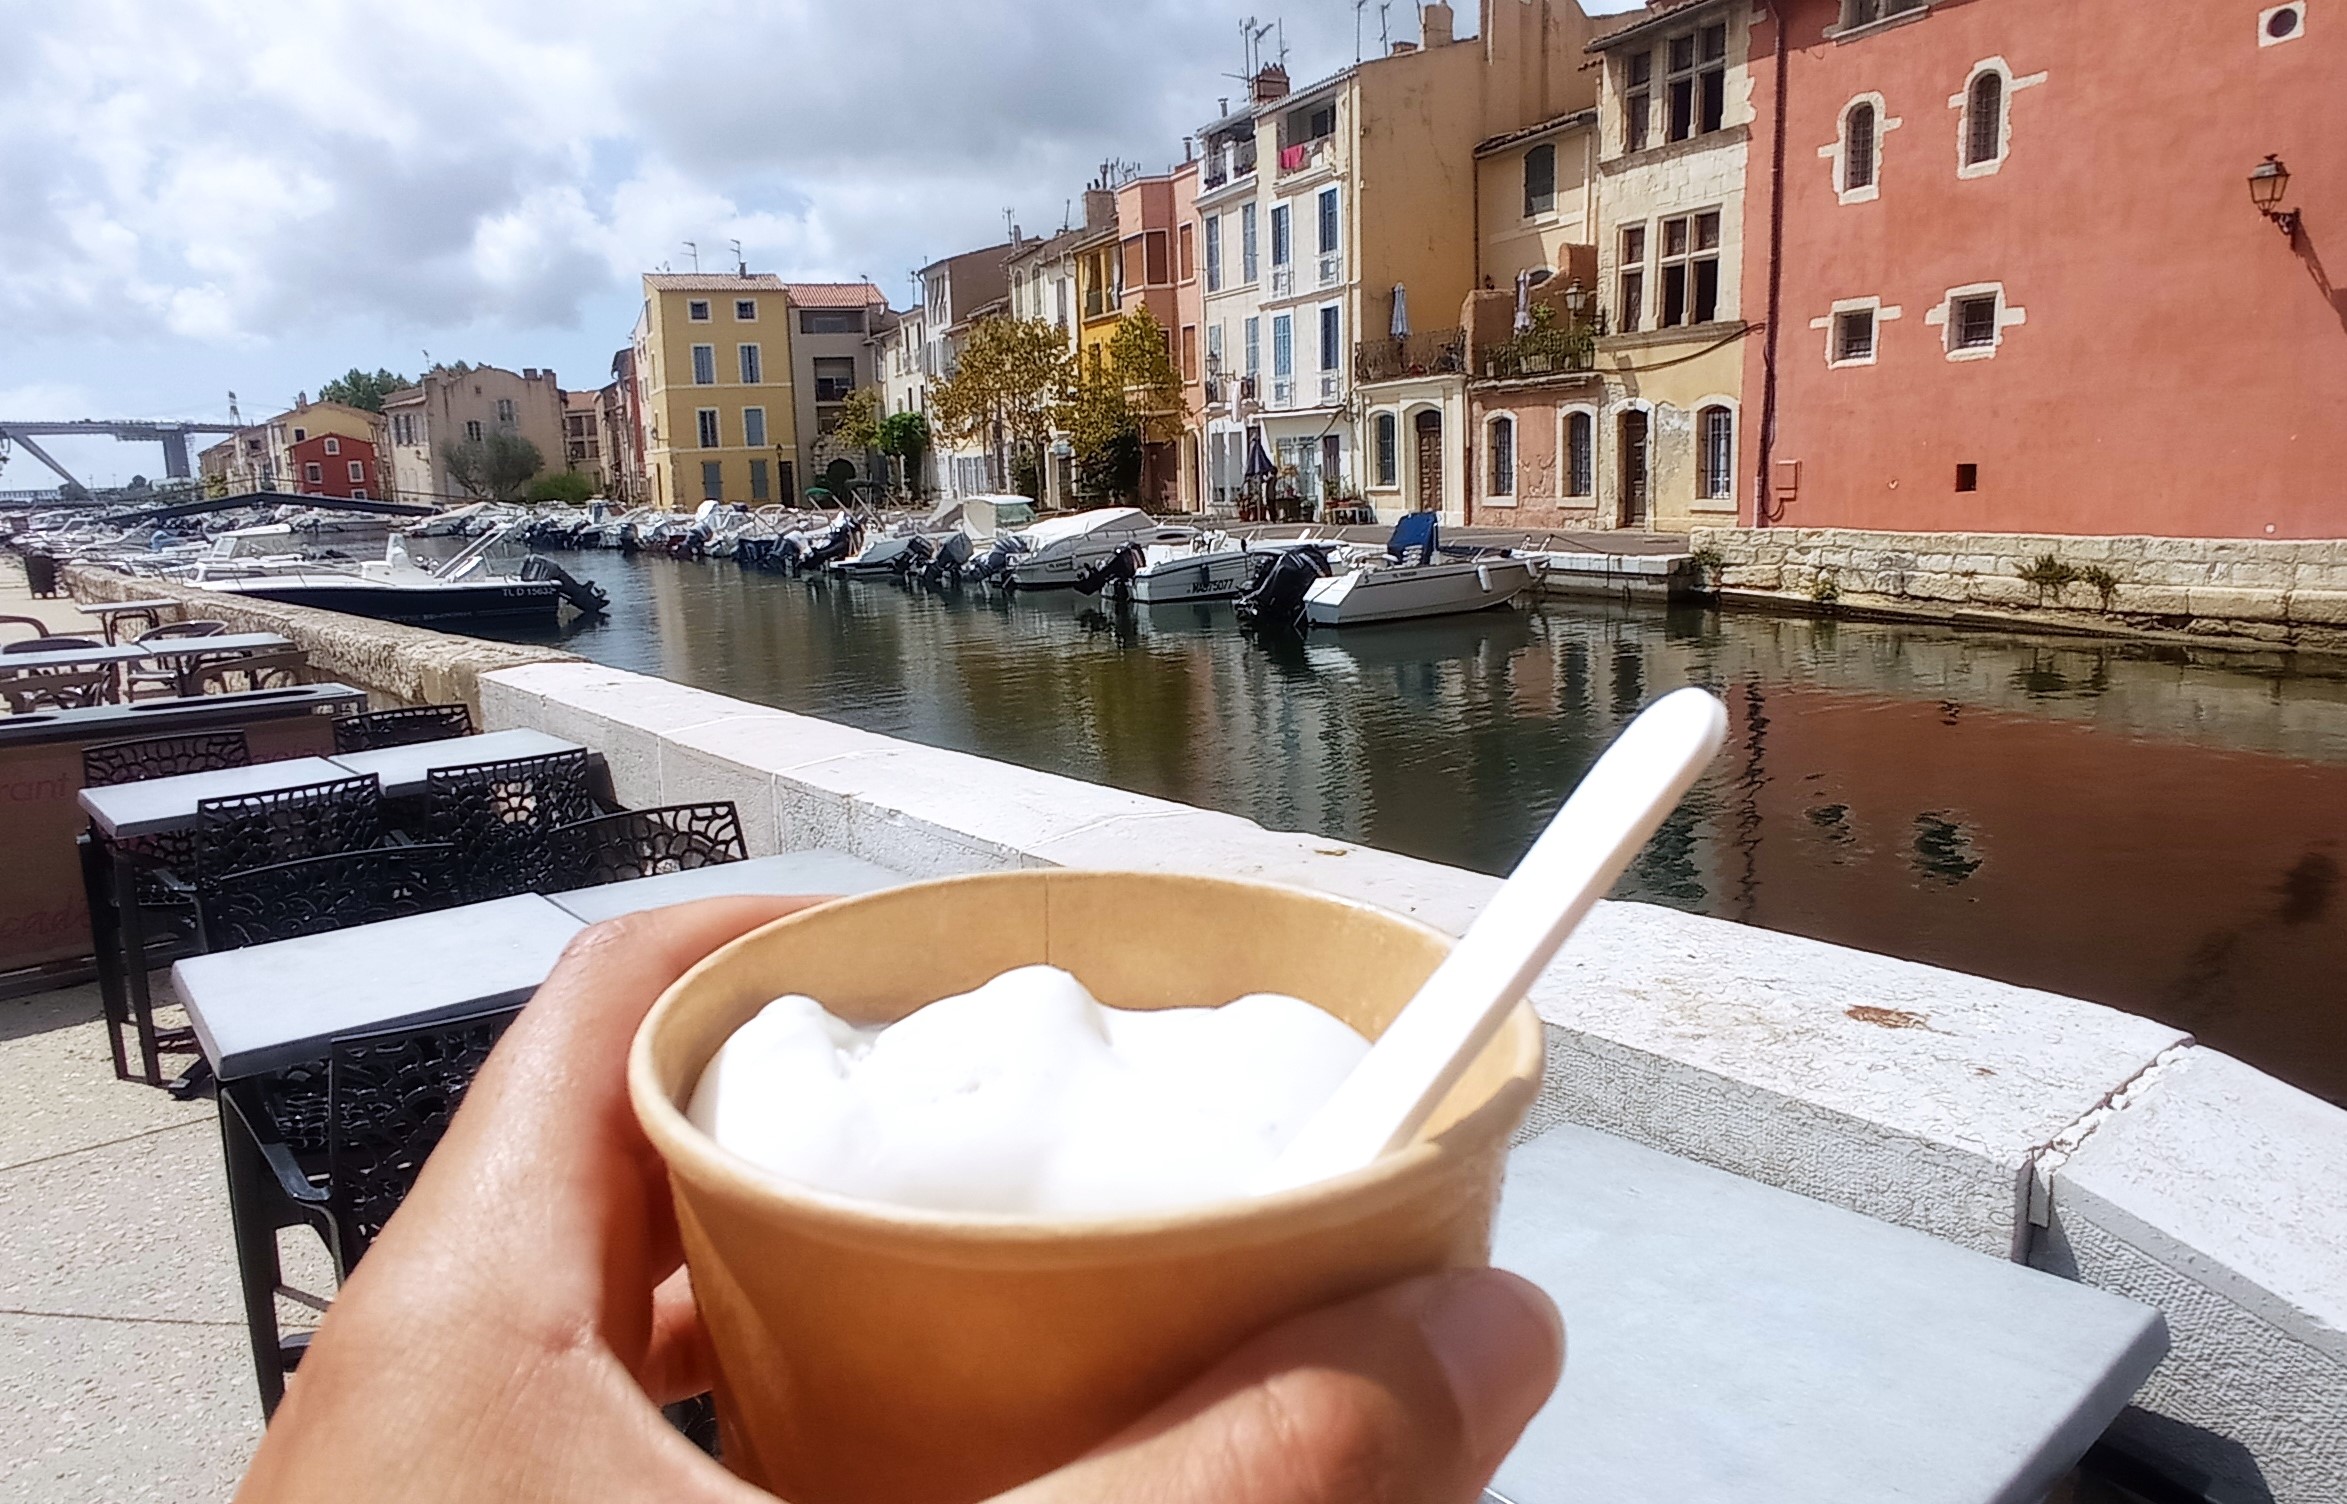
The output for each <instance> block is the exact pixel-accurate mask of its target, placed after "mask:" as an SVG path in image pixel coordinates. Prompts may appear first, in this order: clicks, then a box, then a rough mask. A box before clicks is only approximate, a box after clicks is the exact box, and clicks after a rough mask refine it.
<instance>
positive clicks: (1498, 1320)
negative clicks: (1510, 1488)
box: [1418, 1269, 1565, 1465]
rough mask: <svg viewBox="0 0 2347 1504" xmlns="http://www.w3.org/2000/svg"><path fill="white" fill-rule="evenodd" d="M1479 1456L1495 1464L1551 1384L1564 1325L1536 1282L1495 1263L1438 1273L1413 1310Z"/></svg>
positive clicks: (1560, 1355) (1558, 1366) (1559, 1359)
mask: <svg viewBox="0 0 2347 1504" xmlns="http://www.w3.org/2000/svg"><path fill="white" fill-rule="evenodd" d="M1418 1326H1419V1330H1421V1331H1422V1332H1424V1333H1425V1334H1426V1345H1427V1347H1428V1348H1429V1349H1430V1350H1431V1351H1432V1352H1433V1354H1434V1357H1435V1361H1436V1362H1438V1363H1439V1364H1441V1365H1442V1371H1443V1377H1444V1378H1446V1379H1447V1380H1449V1382H1450V1386H1451V1394H1452V1396H1453V1398H1455V1399H1456V1400H1457V1401H1458V1406H1459V1414H1460V1415H1461V1416H1462V1417H1464V1418H1465V1421H1466V1425H1467V1441H1468V1444H1469V1446H1471V1447H1472V1448H1473V1449H1474V1452H1475V1455H1476V1456H1477V1458H1479V1459H1484V1460H1488V1461H1489V1462H1490V1463H1492V1464H1493V1465H1497V1463H1498V1461H1499V1458H1500V1457H1501V1455H1503V1454H1504V1453H1505V1452H1506V1451H1507V1449H1508V1448H1510V1447H1512V1446H1514V1445H1515V1441H1516V1437H1517V1434H1518V1433H1519V1432H1521V1431H1522V1430H1523V1429H1524V1425H1525V1423H1526V1422H1527V1421H1529V1420H1531V1419H1532V1417H1533V1416H1534V1415H1535V1414H1536V1413H1538V1412H1539V1409H1540V1407H1541V1405H1542V1404H1543V1403H1544V1402H1545V1401H1546V1400H1547V1399H1548V1395H1549V1391H1551V1390H1552V1389H1554V1388H1555V1387H1556V1381H1557V1375H1558V1374H1559V1373H1560V1372H1561V1371H1562V1366H1563V1362H1564V1353H1565V1326H1564V1320H1563V1318H1562V1317H1560V1316H1558V1314H1557V1309H1556V1307H1555V1306H1554V1305H1552V1304H1551V1303H1550V1302H1549V1298H1548V1297H1547V1296H1546V1295H1544V1294H1543V1293H1541V1291H1540V1288H1539V1287H1538V1286H1536V1285H1533V1284H1531V1283H1530V1282H1528V1281H1526V1280H1522V1279H1519V1278H1517V1277H1516V1276H1515V1275H1512V1274H1508V1273H1505V1272H1503V1271H1501V1270H1497V1269H1473V1270H1462V1271H1460V1272H1459V1273H1456V1274H1453V1275H1449V1276H1447V1277H1446V1278H1444V1279H1443V1280H1442V1281H1441V1282H1440V1283H1439V1284H1438V1285H1436V1287H1435V1288H1434V1290H1433V1291H1432V1292H1431V1293H1430V1294H1429V1296H1428V1298H1427V1301H1426V1303H1425V1305H1424V1306H1423V1307H1421V1308H1420V1310H1419V1313H1418Z"/></svg>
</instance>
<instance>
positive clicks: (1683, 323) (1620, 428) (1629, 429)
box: [1590, 0, 1754, 532]
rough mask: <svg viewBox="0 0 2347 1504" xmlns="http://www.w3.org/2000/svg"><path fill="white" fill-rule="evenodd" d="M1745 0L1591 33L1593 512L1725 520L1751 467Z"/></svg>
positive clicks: (1667, 523)
mask: <svg viewBox="0 0 2347 1504" xmlns="http://www.w3.org/2000/svg"><path fill="white" fill-rule="evenodd" d="M1751 16H1752V7H1751V6H1750V5H1747V4H1743V3H1741V0H1708V3H1696V4H1679V5H1674V6H1670V7H1667V8H1662V9H1658V10H1656V11H1654V12H1652V13H1651V14H1649V15H1648V16H1646V17H1645V18H1644V19H1641V20H1639V21H1637V22H1634V23H1633V24H1631V25H1629V26H1626V27H1624V28H1622V29H1621V30H1619V31H1616V32H1614V33H1612V34H1611V35H1609V36H1606V37H1605V38H1603V39H1601V40H1600V41H1598V42H1596V43H1594V44H1592V45H1591V47H1590V51H1591V52H1592V53H1594V54H1595V55H1596V56H1597V58H1598V59H1599V60H1600V62H1601V64H1602V67H1601V68H1600V70H1599V77H1600V79H1601V85H1600V95H1599V99H1598V121H1597V164H1596V165H1597V189H1596V202H1597V204H1598V207H1599V218H1598V221H1597V233H1596V235H1595V241H1596V245H1597V283H1598V290H1599V292H1600V294H1601V297H1602V300H1603V302H1604V305H1605V308H1606V311H1607V315H1608V318H1609V322H1610V332H1609V333H1608V334H1607V335H1606V336H1605V337H1603V338H1601V339H1600V340H1599V341H1598V343H1597V368H1598V372H1599V375H1600V377H1601V378H1602V380H1603V391H1602V395H1601V396H1600V397H1599V398H1598V399H1597V401H1596V402H1595V404H1594V407H1595V410H1594V413H1593V417H1594V420H1595V442H1596V453H1595V457H1594V480H1595V486H1596V494H1595V497H1594V507H1593V515H1594V519H1595V521H1596V522H1597V524H1598V525H1599V526H1606V527H1629V528H1650V529H1655V530H1659V531H1666V532H1683V531H1685V530H1686V529H1687V528H1688V527H1690V526H1697V525H1702V524H1705V523H1715V522H1722V521H1729V520H1732V519H1733V518H1734V516H1735V512H1736V496H1735V493H1736V483H1735V480H1736V476H1737V474H1738V473H1739V470H1740V467H1741V465H1742V460H1741V454H1742V449H1743V442H1744V440H1743V433H1744V428H1745V424H1744V414H1743V410H1742V402H1741V393H1742V384H1743V369H1744V345H1743V341H1744V338H1745V337H1746V335H1747V334H1749V333H1750V332H1751V328H1752V326H1751V324H1750V323H1748V322H1747V321H1746V319H1745V317H1744V309H1743V307H1742V299H1741V293H1742V288H1743V280H1744V279H1743V249H1744V231H1745V226H1744V174H1745V166H1746V158H1747V153H1748V150H1749V146H1748V137H1749V135H1750V133H1751V132H1752V130H1753V129H1754V122H1753V118H1752V105H1751V92H1752V90H1751V77H1750V71H1749V64H1750V37H1751Z"/></svg>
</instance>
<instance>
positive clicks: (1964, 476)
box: [1956, 465, 1980, 491]
mask: <svg viewBox="0 0 2347 1504" xmlns="http://www.w3.org/2000/svg"><path fill="white" fill-rule="evenodd" d="M1956 489H1957V490H1959V491H1977V490H1979V489H1980V467H1979V466H1978V465H1958V466H1957V467H1956Z"/></svg>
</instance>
